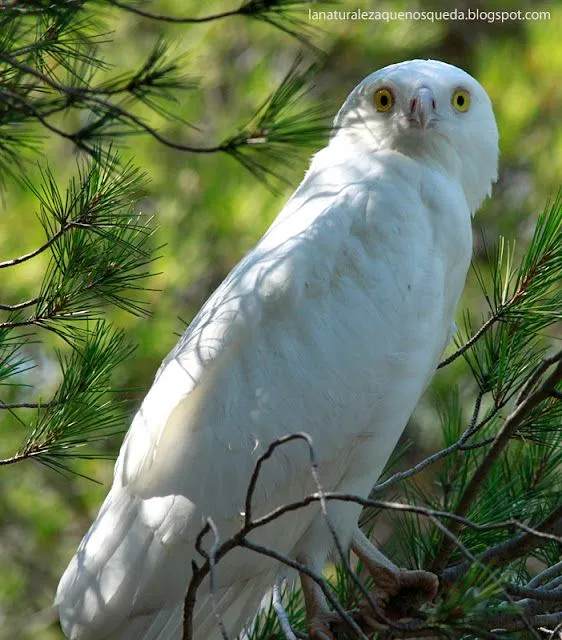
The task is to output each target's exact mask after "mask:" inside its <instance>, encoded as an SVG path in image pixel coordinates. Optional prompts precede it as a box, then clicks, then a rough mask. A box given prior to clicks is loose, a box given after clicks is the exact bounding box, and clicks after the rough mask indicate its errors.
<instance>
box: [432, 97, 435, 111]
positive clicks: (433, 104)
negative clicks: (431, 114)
mask: <svg viewBox="0 0 562 640" xmlns="http://www.w3.org/2000/svg"><path fill="white" fill-rule="evenodd" d="M431 106H432V107H433V110H434V111H435V98H433V100H432V101H431Z"/></svg>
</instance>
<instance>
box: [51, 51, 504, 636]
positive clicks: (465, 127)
mask: <svg viewBox="0 0 562 640" xmlns="http://www.w3.org/2000/svg"><path fill="white" fill-rule="evenodd" d="M381 90H382V91H383V92H382V93H380V91H381ZM459 92H461V93H459ZM459 95H462V98H460V99H459V97H458V96H459ZM385 96H386V98H385ZM389 103H390V107H389V106H388V105H389ZM467 103H468V108H466V107H467ZM335 125H336V128H335V130H334V135H333V136H332V138H331V140H330V143H329V145H328V146H327V147H326V148H325V149H323V150H322V151H320V152H319V153H318V154H317V155H316V156H315V157H314V159H313V161H312V164H311V167H310V169H309V171H308V172H307V174H306V176H305V178H304V180H303V182H302V184H301V185H300V186H299V188H298V189H297V190H296V192H295V193H294V194H293V196H292V197H291V199H290V200H289V201H288V203H287V204H286V206H285V207H284V208H283V210H282V211H281V213H280V214H279V216H278V217H277V219H276V220H275V222H274V223H273V224H272V226H271V227H270V229H269V230H268V231H267V232H266V234H265V235H264V236H263V238H262V239H261V240H260V242H259V243H258V244H257V245H256V247H255V248H254V249H253V250H252V251H251V252H250V253H249V254H248V255H247V256H246V257H245V258H244V259H243V260H242V261H241V262H240V263H239V264H238V265H237V266H236V267H235V268H234V269H233V270H232V272H231V273H230V274H229V275H228V277H227V278H226V279H225V281H224V282H223V283H222V285H221V286H220V287H219V288H218V289H217V290H216V291H215V292H214V294H213V295H212V296H211V297H210V298H209V300H208V301H207V303H206V304H205V305H204V307H203V308H202V310H201V311H200V313H199V314H198V315H197V317H196V318H195V320H194V321H193V322H192V324H191V326H190V327H189V328H188V329H187V331H186V332H185V334H184V335H183V337H182V338H181V340H180V341H179V343H178V344H177V346H176V347H175V349H174V350H173V351H172V353H171V354H170V355H169V356H168V357H167V358H166V359H165V361H164V362H163V364H162V366H161V368H160V370H159V371H158V373H157V375H156V378H155V380H154V383H153V386H152V388H151V389H150V391H149V392H148V394H147V396H146V398H145V399H144V402H143V403H142V406H141V408H140V409H139V411H138V413H137V415H136V416H135V418H134V421H133V423H132V425H131V428H130V430H129V432H128V434H127V437H126V439H125V441H124V443H123V446H122V448H121V452H120V455H119V459H118V461H117V463H116V466H115V477H114V482H113V486H112V488H111V490H110V492H109V495H108V496H107V498H106V500H105V502H104V504H103V505H102V507H101V510H100V512H99V514H98V517H97V519H96V520H95V522H94V523H93V525H92V526H91V528H90V531H89V532H88V533H87V535H86V536H85V538H84V540H83V541H82V543H81V545H80V547H79V549H78V551H77V553H76V555H75V556H74V558H73V559H72V561H71V562H70V564H69V566H68V568H67V570H66V572H65V574H64V576H63V577H62V579H61V582H60V585H59V588H58V592H57V597H56V605H57V606H58V608H59V612H60V619H61V623H62V626H63V629H64V631H65V633H66V634H67V636H68V637H69V638H72V639H73V640H78V639H80V640H100V639H102V638H108V637H111V638H118V639H119V640H127V639H131V640H132V639H133V638H134V639H144V640H172V639H175V640H178V639H179V638H181V618H182V608H183V598H184V596H185V590H186V587H187V584H188V581H189V578H190V573H191V561H192V560H193V559H195V560H200V558H199V556H198V554H197V553H196V552H195V549H194V541H195V538H196V536H197V534H198V533H199V531H200V530H201V528H202V524H203V521H204V519H205V518H207V517H212V519H213V520H214V522H215V523H216V525H217V526H218V529H219V531H220V536H221V539H223V540H224V539H226V538H227V537H229V536H230V535H232V534H233V533H234V532H235V531H236V530H237V529H238V528H239V527H240V524H241V520H242V518H241V515H240V514H241V513H242V512H243V511H244V497H245V493H246V489H247V485H248V481H249V478H250V474H251V472H252V469H253V467H254V464H255V461H256V459H257V458H258V457H259V455H260V454H261V453H263V451H264V449H265V448H266V447H267V445H268V444H269V443H270V442H272V441H273V440H275V439H276V438H278V437H280V436H282V435H285V434H289V433H292V432H295V431H306V432H307V433H308V434H309V435H310V436H311V437H312V439H313V441H314V446H315V449H316V453H317V457H318V461H319V470H320V475H321V478H322V482H323V484H324V487H325V488H327V489H329V490H338V491H344V492H350V493H356V494H359V495H363V496H366V495H367V494H368V492H369V490H370V489H371V487H372V486H373V484H374V483H375V482H376V480H377V477H378V476H379V474H380V473H381V471H382V469H383V466H384V464H385V463H386V461H387V459H388V457H389V456H390V454H391V452H392V450H393V448H394V446H395V445H396V442H397V440H398V438H399V436H400V434H401V432H402V430H403V428H404V426H405V425H406V422H407V420H408V418H409V416H410V415H411V413H412V411H413V410H414V408H415V406H416V403H417V402H418V400H419V398H420V396H421V394H422V392H423V391H424V389H425V387H426V386H427V384H428V382H429V380H430V378H431V377H432V375H433V373H434V371H435V368H436V365H437V363H438V361H439V358H440V356H441V354H442V352H443V350H444V349H445V347H446V346H447V344H448V342H449V341H450V339H451V335H452V327H453V319H454V314H455V310H456V307H457V304H458V302H459V298H460V295H461V292H462V289H463V286H464V282H465V278H466V273H467V269H468V265H469V262H470V256H471V245H472V235H471V214H474V212H475V210H476V209H477V208H478V207H479V206H480V204H481V202H482V200H483V199H484V198H485V197H486V195H488V194H489V193H490V189H491V184H492V182H493V181H494V180H495V179H496V172H497V159H498V134H497V128H496V123H495V119H494V116H493V112H492V108H491V104H490V101H489V98H488V96H487V95H486V93H485V91H484V90H483V88H482V87H481V86H480V85H479V84H478V83H477V82H476V81H475V80H474V79H473V78H472V77H471V76H469V75H468V74H466V73H465V72H464V71H461V70H460V69H457V68H456V67H453V66H450V65H447V64H445V63H442V62H436V61H420V60H414V61H410V62H404V63H401V64H397V65H392V66H390V67H386V68H384V69H382V70H381V71H378V72H377V73H374V74H372V75H370V76H369V77H367V78H366V79H365V80H363V81H362V82H361V83H360V84H359V85H358V86H357V87H356V88H355V89H354V90H353V91H352V93H351V94H350V96H349V97H348V99H347V101H346V102H345V104H344V105H343V107H342V109H341V110H340V112H339V114H338V116H337V118H336V121H335ZM314 490H315V487H314V485H313V483H312V480H311V474H310V466H309V460H308V451H307V449H306V447H305V446H304V444H303V443H302V442H301V443H299V442H294V443H291V444H289V445H287V446H284V447H283V448H281V449H278V450H277V452H276V453H275V455H274V456H273V457H272V459H271V460H270V461H269V462H268V463H267V464H266V465H265V468H264V472H263V474H262V476H261V480H260V482H259V484H258V486H257V488H256V491H255V494H254V514H256V515H259V514H264V513H265V512H266V511H268V510H270V509H271V508H273V507H275V506H278V505H281V504H283V503H287V502H291V501H294V500H298V499H300V498H301V497H303V496H304V495H306V494H307V493H308V492H310V491H314ZM330 514H331V518H332V521H333V523H334V526H335V528H336V530H337V532H338V534H339V537H340V539H341V541H342V542H343V544H344V545H349V543H350V540H351V537H352V534H353V531H354V529H355V527H356V522H357V517H358V514H359V508H358V507H357V506H356V505H353V504H347V503H345V504H344V503H338V504H336V503H331V504H330ZM252 540H254V541H255V542H257V543H260V544H263V545H266V546H268V547H272V548H274V549H275V550H277V551H279V552H281V553H285V554H289V555H292V556H293V557H298V558H299V559H301V561H305V562H307V563H308V564H310V565H311V567H312V568H314V569H316V570H321V569H322V567H323V565H324V563H325V562H326V559H327V556H328V554H329V553H330V551H331V549H332V546H333V545H332V541H331V536H330V533H329V531H328V529H327V527H326V525H325V523H324V521H323V519H322V517H321V515H320V514H319V511H318V507H317V506H313V507H309V508H307V509H306V510H301V511H298V512H295V513H291V514H287V515H285V516H283V518H282V519H281V520H280V521H279V522H277V523H274V524H272V525H269V526H267V527H265V528H264V529H261V530H260V531H259V532H256V533H255V534H253V537H252ZM278 568H279V567H278V566H276V565H275V563H274V562H273V561H272V560H270V559H269V558H265V557H262V556H258V555H256V554H252V553H250V552H247V551H239V550H237V551H235V552H234V553H232V554H231V555H229V556H227V557H226V558H225V559H224V560H223V561H222V562H221V563H219V565H218V568H217V599H218V601H219V608H220V610H221V612H222V614H223V616H224V620H225V624H226V628H227V630H228V631H229V633H230V635H231V637H232V638H234V637H235V636H236V634H237V633H238V632H239V631H240V630H241V628H242V625H243V624H244V623H245V622H247V621H248V620H249V619H251V616H252V614H253V613H254V612H255V610H256V608H257V606H258V605H259V602H260V599H261V598H262V596H263V594H264V592H265V591H266V590H267V589H268V588H269V587H270V586H271V585H272V583H273V580H274V576H275V574H276V572H277V570H278ZM215 622H216V620H215V617H214V615H213V613H212V610H211V607H210V603H209V598H208V587H207V586H206V585H205V586H204V588H202V590H201V592H200V594H199V600H198V605H197V608H196V616H195V636H194V638H195V640H210V639H212V640H214V639H215V638H218V637H220V634H219V633H218V630H217V628H216V625H215ZM318 637H324V636H321V635H320V636H318Z"/></svg>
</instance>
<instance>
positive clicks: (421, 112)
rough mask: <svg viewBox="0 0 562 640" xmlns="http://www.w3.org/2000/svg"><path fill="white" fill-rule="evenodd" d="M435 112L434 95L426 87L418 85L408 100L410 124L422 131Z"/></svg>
mask: <svg viewBox="0 0 562 640" xmlns="http://www.w3.org/2000/svg"><path fill="white" fill-rule="evenodd" d="M434 113H435V96H434V95H433V91H432V90H431V89H429V88H428V87H420V88H419V89H418V90H417V91H416V93H415V94H414V97H413V98H412V100H411V102H410V114H409V116H408V119H409V121H410V124H413V125H414V126H418V127H420V129H422V130H423V131H425V130H426V129H427V128H428V125H429V124H430V123H431V122H432V121H433V118H434Z"/></svg>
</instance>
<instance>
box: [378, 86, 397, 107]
mask: <svg viewBox="0 0 562 640" xmlns="http://www.w3.org/2000/svg"><path fill="white" fill-rule="evenodd" d="M393 104H394V96H393V95H392V92H391V91H389V90H388V89H379V90H378V91H377V92H376V93H375V107H376V109H377V111H389V110H390V109H392V105H393Z"/></svg>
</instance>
